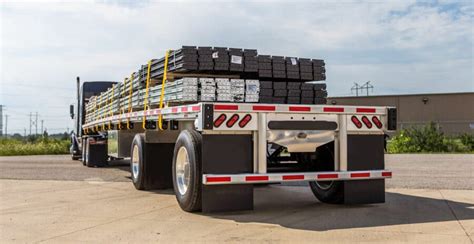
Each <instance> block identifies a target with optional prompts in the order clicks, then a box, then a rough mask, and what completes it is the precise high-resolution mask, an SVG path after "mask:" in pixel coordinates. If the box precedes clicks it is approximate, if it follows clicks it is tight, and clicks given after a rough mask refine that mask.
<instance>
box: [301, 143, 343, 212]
mask: <svg viewBox="0 0 474 244" xmlns="http://www.w3.org/2000/svg"><path fill="white" fill-rule="evenodd" d="M299 156H300V157H299V160H298V161H300V162H301V161H302V162H303V163H305V164H307V165H309V166H310V167H311V169H312V170H316V171H318V172H321V171H334V142H330V143H328V144H325V145H322V146H320V147H318V148H317V149H316V152H314V154H313V155H311V154H309V155H308V154H301V155H299ZM309 186H310V187H311V191H312V192H313V194H314V196H315V197H316V198H317V199H318V200H319V201H321V202H323V203H332V204H342V203H344V185H343V182H342V181H310V182H309Z"/></svg>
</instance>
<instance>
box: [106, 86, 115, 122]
mask: <svg viewBox="0 0 474 244" xmlns="http://www.w3.org/2000/svg"><path fill="white" fill-rule="evenodd" d="M114 96H115V85H112V93H111V94H110V102H109V116H110V117H112V116H113V115H114V111H113V110H112V107H113V105H114ZM111 127H112V123H111V120H109V124H108V125H107V129H109V130H110V129H111Z"/></svg>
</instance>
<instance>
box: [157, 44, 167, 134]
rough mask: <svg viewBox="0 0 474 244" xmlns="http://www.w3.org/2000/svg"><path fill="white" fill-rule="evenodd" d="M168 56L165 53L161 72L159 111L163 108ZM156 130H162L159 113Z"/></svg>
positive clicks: (161, 117) (161, 119) (161, 116)
mask: <svg viewBox="0 0 474 244" xmlns="http://www.w3.org/2000/svg"><path fill="white" fill-rule="evenodd" d="M169 55H170V50H167V51H166V54H165V67H164V71H163V81H162V82H161V94H160V110H161V109H162V108H163V98H164V96H165V84H166V80H167V79H168V57H169ZM158 129H159V130H163V115H162V114H161V113H160V115H158Z"/></svg>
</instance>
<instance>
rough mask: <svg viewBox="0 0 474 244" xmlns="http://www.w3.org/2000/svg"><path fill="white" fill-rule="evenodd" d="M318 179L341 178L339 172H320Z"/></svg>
mask: <svg viewBox="0 0 474 244" xmlns="http://www.w3.org/2000/svg"><path fill="white" fill-rule="evenodd" d="M317 178H318V179H337V178H339V175H338V174H319V175H318V177H317Z"/></svg>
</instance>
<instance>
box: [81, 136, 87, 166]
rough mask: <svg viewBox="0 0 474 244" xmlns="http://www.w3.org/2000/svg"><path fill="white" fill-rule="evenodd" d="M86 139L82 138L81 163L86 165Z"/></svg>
mask: <svg viewBox="0 0 474 244" xmlns="http://www.w3.org/2000/svg"><path fill="white" fill-rule="evenodd" d="M86 145H87V139H84V140H82V152H81V153H82V159H81V161H82V165H84V166H86V149H87V146H86Z"/></svg>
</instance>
